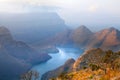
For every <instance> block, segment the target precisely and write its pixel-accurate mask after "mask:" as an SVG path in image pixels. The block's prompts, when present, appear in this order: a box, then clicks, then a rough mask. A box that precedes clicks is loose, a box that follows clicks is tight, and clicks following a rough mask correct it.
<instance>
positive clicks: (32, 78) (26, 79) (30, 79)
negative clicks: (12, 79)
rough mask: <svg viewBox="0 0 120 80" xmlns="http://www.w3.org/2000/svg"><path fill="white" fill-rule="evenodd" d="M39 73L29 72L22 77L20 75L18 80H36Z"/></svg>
mask: <svg viewBox="0 0 120 80" xmlns="http://www.w3.org/2000/svg"><path fill="white" fill-rule="evenodd" d="M38 79H39V73H38V72H37V71H29V72H27V73H25V74H23V75H21V79H20V80H38Z"/></svg>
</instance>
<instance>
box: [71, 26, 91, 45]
mask: <svg viewBox="0 0 120 80" xmlns="http://www.w3.org/2000/svg"><path fill="white" fill-rule="evenodd" d="M92 35H93V33H92V32H91V31H90V30H89V29H88V28H87V27H86V26H84V25H82V26H80V27H78V28H77V29H75V30H73V31H72V33H71V34H70V36H71V39H72V41H73V44H74V45H76V46H79V47H84V46H85V45H87V44H88V41H89V38H91V36H92Z"/></svg>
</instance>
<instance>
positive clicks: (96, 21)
mask: <svg viewBox="0 0 120 80" xmlns="http://www.w3.org/2000/svg"><path fill="white" fill-rule="evenodd" d="M30 12H56V13H58V14H59V15H60V17H61V18H62V19H64V20H65V23H66V24H67V25H69V26H72V27H77V26H80V25H86V26H90V28H94V29H95V28H98V27H99V28H102V27H111V26H113V27H117V28H119V27H120V22H119V21H120V0H0V13H30Z"/></svg>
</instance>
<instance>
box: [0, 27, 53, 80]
mask: <svg viewBox="0 0 120 80" xmlns="http://www.w3.org/2000/svg"><path fill="white" fill-rule="evenodd" d="M50 58H51V57H50V56H49V55H48V54H45V53H44V54H42V53H38V52H36V51H35V50H34V49H32V48H31V47H30V46H28V45H27V44H26V43H24V42H21V41H16V40H14V39H13V38H12V35H11V33H10V32H9V30H8V29H7V28H5V27H0V65H1V68H0V71H1V72H0V79H1V80H7V79H8V80H11V79H13V78H14V77H15V78H16V77H18V76H20V74H21V73H23V72H25V71H27V70H28V69H30V68H31V67H32V66H33V65H34V64H38V63H41V62H45V61H47V60H48V59H50Z"/></svg>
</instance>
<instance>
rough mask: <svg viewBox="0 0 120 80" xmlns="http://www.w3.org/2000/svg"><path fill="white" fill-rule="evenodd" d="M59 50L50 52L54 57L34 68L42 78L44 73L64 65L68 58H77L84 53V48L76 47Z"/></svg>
mask: <svg viewBox="0 0 120 80" xmlns="http://www.w3.org/2000/svg"><path fill="white" fill-rule="evenodd" d="M58 50H59V53H49V55H50V56H51V57H52V58H51V59H50V60H49V61H47V62H45V63H41V64H39V65H36V66H34V67H33V68H32V70H35V71H37V72H39V74H40V78H41V75H43V74H44V73H46V72H48V71H51V70H54V69H56V68H58V67H59V66H61V65H63V64H64V63H65V62H66V61H67V60H68V59H70V58H73V59H75V60H76V59H77V58H78V57H79V56H80V55H81V54H82V53H83V50H82V49H76V48H58Z"/></svg>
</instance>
